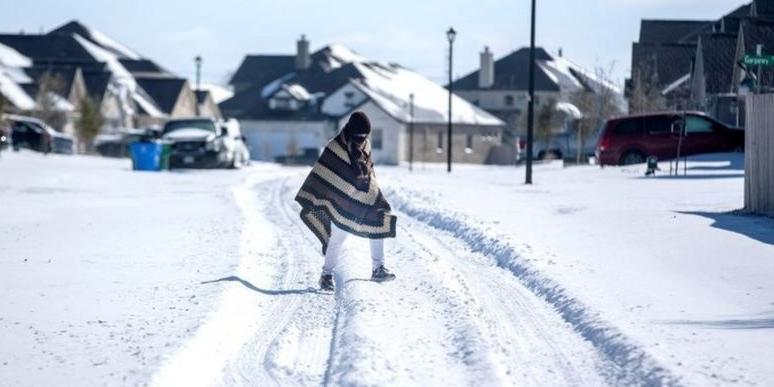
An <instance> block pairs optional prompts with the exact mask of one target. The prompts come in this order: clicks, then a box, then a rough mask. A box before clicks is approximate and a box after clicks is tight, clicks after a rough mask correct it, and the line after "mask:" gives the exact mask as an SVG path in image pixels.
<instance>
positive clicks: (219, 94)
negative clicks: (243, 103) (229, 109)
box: [199, 83, 234, 104]
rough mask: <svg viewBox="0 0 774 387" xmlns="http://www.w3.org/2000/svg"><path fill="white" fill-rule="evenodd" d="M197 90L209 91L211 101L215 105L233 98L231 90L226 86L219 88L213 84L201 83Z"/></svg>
mask: <svg viewBox="0 0 774 387" xmlns="http://www.w3.org/2000/svg"><path fill="white" fill-rule="evenodd" d="M199 89H200V90H204V91H209V92H210V95H211V96H212V100H213V101H215V103H216V104H217V103H221V102H223V101H225V100H227V99H229V98H231V97H232V96H234V91H233V90H232V89H231V87H228V86H221V85H216V84H213V83H202V84H201V85H199Z"/></svg>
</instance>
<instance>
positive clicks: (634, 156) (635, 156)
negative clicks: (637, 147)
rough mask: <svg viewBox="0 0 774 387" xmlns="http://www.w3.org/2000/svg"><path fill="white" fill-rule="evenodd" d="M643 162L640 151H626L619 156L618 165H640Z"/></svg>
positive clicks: (643, 157)
mask: <svg viewBox="0 0 774 387" xmlns="http://www.w3.org/2000/svg"><path fill="white" fill-rule="evenodd" d="M644 162H645V155H644V154H642V152H640V151H628V152H626V153H624V154H623V156H621V160H620V161H619V162H618V164H620V165H632V164H642V163H644Z"/></svg>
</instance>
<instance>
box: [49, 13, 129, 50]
mask: <svg viewBox="0 0 774 387" xmlns="http://www.w3.org/2000/svg"><path fill="white" fill-rule="evenodd" d="M73 34H78V35H80V36H81V37H83V38H85V39H87V40H89V41H90V42H92V43H94V44H96V45H98V46H100V47H102V48H104V49H105V50H108V51H109V52H110V53H112V54H113V55H116V56H118V58H120V59H140V55H139V54H137V53H136V52H134V51H132V50H130V49H129V48H127V47H124V46H123V45H121V44H120V43H118V42H116V41H114V40H113V39H110V38H109V37H108V36H107V35H105V34H103V33H101V32H99V31H97V30H95V29H93V28H89V27H87V26H85V25H83V24H81V23H80V22H78V21H77V20H72V21H70V22H67V23H65V24H63V25H61V26H59V27H57V28H55V29H53V30H51V31H50V32H49V33H48V34H47V35H50V36H51V35H60V36H71V35H73Z"/></svg>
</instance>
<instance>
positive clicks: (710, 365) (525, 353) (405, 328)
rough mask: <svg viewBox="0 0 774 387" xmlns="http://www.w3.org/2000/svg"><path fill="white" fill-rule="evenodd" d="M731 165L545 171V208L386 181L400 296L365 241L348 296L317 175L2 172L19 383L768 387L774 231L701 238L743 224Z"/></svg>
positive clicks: (4, 247)
mask: <svg viewBox="0 0 774 387" xmlns="http://www.w3.org/2000/svg"><path fill="white" fill-rule="evenodd" d="M732 156H733V155H732ZM712 163H713V164H694V165H692V166H691V168H689V169H691V173H693V174H694V175H693V176H692V177H691V178H690V179H670V178H663V177H660V178H657V179H640V178H638V177H637V174H639V173H638V172H637V171H635V170H630V169H612V168H611V169H605V170H604V171H600V170H599V169H597V168H566V169H563V168H561V167H555V166H552V165H547V166H541V167H540V168H539V169H538V172H539V175H538V176H539V177H540V178H541V179H543V181H545V182H541V181H538V184H536V185H534V186H531V187H525V186H523V185H521V184H518V183H514V179H515V178H517V177H520V175H519V171H518V170H516V169H512V168H493V167H486V168H485V167H475V166H462V167H459V168H458V170H457V171H455V174H454V175H453V176H452V177H451V178H450V177H449V176H448V175H446V174H444V173H443V172H442V171H441V170H440V169H438V170H437V171H436V170H435V169H434V168H435V167H433V166H431V165H429V166H428V167H427V169H420V170H417V171H415V173H413V174H407V173H406V172H405V169H403V168H399V167H381V168H380V169H379V170H378V171H379V173H380V183H382V185H383V186H384V187H385V193H386V194H387V196H388V199H389V200H390V202H391V203H392V205H393V209H394V210H396V214H397V215H398V217H399V222H398V237H397V238H395V239H390V240H388V242H387V244H386V247H387V264H388V266H389V267H390V268H391V269H392V270H393V271H394V272H395V273H396V274H397V275H398V279H397V280H396V281H393V282H388V283H383V284H378V283H373V282H370V281H369V280H368V278H369V277H370V259H369V257H368V254H369V249H368V246H367V242H366V241H364V240H362V239H359V238H352V239H349V240H348V241H347V244H346V245H345V249H346V254H345V258H344V259H343V260H342V262H341V265H340V267H338V268H337V273H336V274H337V275H336V283H337V291H336V292H335V293H333V294H330V293H327V294H326V293H321V292H318V291H317V280H318V278H319V274H320V266H321V265H322V257H321V255H320V251H319V247H320V246H319V242H318V241H317V240H316V239H315V238H314V237H313V235H312V234H311V233H310V232H309V230H307V229H306V227H305V226H304V225H303V224H302V222H301V221H300V220H299V217H298V210H299V208H298V206H297V204H296V203H295V202H294V201H293V196H294V195H295V193H296V191H297V189H298V187H299V186H300V184H301V181H302V179H303V177H304V176H305V174H306V173H307V172H308V168H286V167H280V166H277V165H272V164H262V163H258V164H256V165H253V166H251V167H250V168H246V169H244V170H241V171H178V172H172V173H135V172H132V171H130V170H129V168H128V163H127V162H126V160H108V159H102V158H95V157H82V156H74V157H61V156H48V157H44V156H42V155H39V154H35V153H32V152H21V153H18V154H16V153H10V154H4V155H3V159H2V160H0V203H2V204H3V215H2V219H1V220H2V221H1V222H0V280H2V284H3V286H2V287H0V386H4V385H12V386H38V385H67V386H69V385H147V384H151V385H155V386H178V385H184V386H197V385H199V386H209V385H245V386H252V385H261V386H263V385H281V386H285V385H422V386H424V385H519V386H523V385H527V386H529V385H540V386H544V385H550V386H554V385H559V386H561V385H584V386H586V385H654V386H655V385H665V384H666V385H670V384H681V385H682V384H684V385H725V384H732V383H736V384H745V385H756V384H757V385H766V384H767V381H769V380H771V375H772V374H771V371H770V369H769V368H768V366H767V364H768V363H767V360H766V359H768V358H770V356H769V354H770V353H772V351H771V349H770V348H773V347H772V346H771V345H769V343H771V342H772V339H774V336H772V334H771V333H770V332H771V328H772V326H774V325H772V323H771V319H770V313H768V314H767V313H766V311H767V310H770V306H768V305H769V304H770V303H771V300H772V299H771V297H770V295H771V294H774V293H771V290H770V289H769V287H768V286H767V283H768V282H767V281H769V278H771V273H774V266H772V264H771V260H770V257H771V256H772V254H771V253H772V252H774V250H772V249H774V239H771V234H770V231H771V230H772V227H773V226H774V223H772V222H771V221H770V220H766V219H757V218H750V217H741V216H736V215H733V214H723V213H720V214H717V215H712V216H717V217H718V219H720V220H722V221H723V222H725V223H723V224H720V225H719V226H713V227H710V224H709V222H708V221H704V220H702V218H700V217H697V216H696V215H695V214H696V213H698V212H697V211H707V210H713V211H727V210H729V209H734V208H738V207H739V205H740V195H739V192H741V191H740V189H739V188H740V187H741V184H740V183H741V178H740V177H739V172H738V171H737V170H736V169H734V168H735V167H734V166H735V165H738V164H739V163H738V162H733V161H732V163H731V165H730V166H723V165H720V164H719V163H718V162H714V161H713V162H712ZM716 164H717V165H716ZM439 168H440V167H439ZM439 171H440V172H439ZM728 171H731V172H728ZM732 172H733V174H732ZM701 173H703V174H705V175H706V176H705V175H700V174H701ZM718 173H723V174H724V175H719V176H720V177H718V176H715V175H713V174H718ZM517 175H518V176H517ZM726 175H729V176H726ZM700 177H701V178H700ZM460 180H465V181H468V182H471V184H469V185H468V186H466V187H465V189H459V186H458V182H459V181H460ZM654 192H659V193H660V194H659V195H654V194H653V193H654ZM697 193H698V194H697ZM620 197H625V198H627V200H625V201H622V200H617V198H620ZM632 201H634V202H636V203H638V204H637V205H636V206H632V205H631V204H630V202H632ZM628 219H639V221H638V222H629V221H628ZM677 229H680V230H682V231H685V232H686V233H684V234H682V237H681V238H677V239H675V238H672V236H673V235H674V233H675V230H677ZM611 236H614V237H611ZM708 236H711V240H705V239H706V238H707V237H708ZM643 241H645V242H643ZM699 242H701V243H699ZM620 252H626V253H627V256H626V257H625V259H622V258H621V257H620V256H619V254H620ZM735 252H744V254H743V256H740V257H738V258H737V259H735V260H733V261H731V260H727V259H726V257H728V256H729V255H731V254H735ZM699 267H700V268H701V270H697V268H699ZM653 284H658V286H653ZM763 304H765V305H763ZM762 305H763V306H762ZM762 308H763V311H764V313H763V314H761V313H757V314H753V315H752V316H753V318H746V317H744V318H734V319H733V320H725V319H723V318H722V317H723V316H727V315H734V314H735V313H747V314H750V313H754V312H755V311H756V310H758V311H759V310H761V309H762ZM767 308H768V309H767ZM703 321H706V322H703Z"/></svg>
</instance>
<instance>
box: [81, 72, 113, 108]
mask: <svg viewBox="0 0 774 387" xmlns="http://www.w3.org/2000/svg"><path fill="white" fill-rule="evenodd" d="M112 78H113V74H111V73H109V72H96V71H88V72H84V73H83V83H84V84H86V92H87V93H88V94H89V96H90V97H91V98H94V99H96V100H97V101H102V98H103V97H104V96H105V92H106V91H107V88H108V85H110V80H111V79H112Z"/></svg>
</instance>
